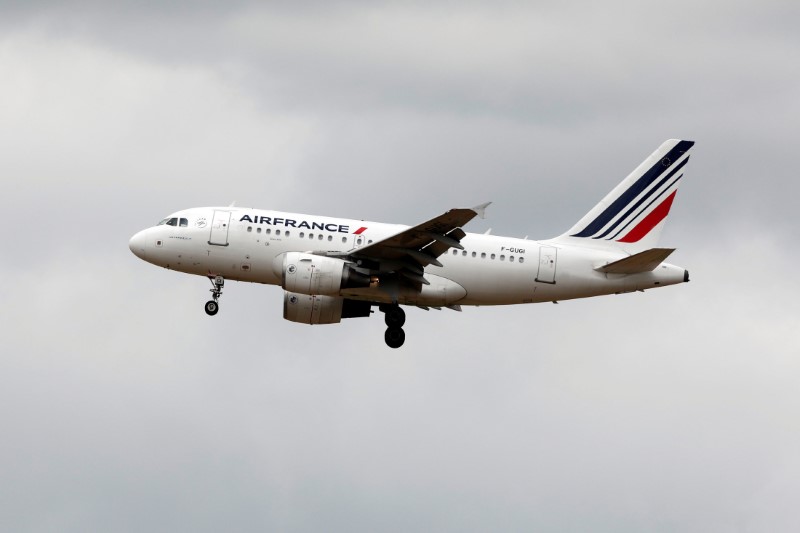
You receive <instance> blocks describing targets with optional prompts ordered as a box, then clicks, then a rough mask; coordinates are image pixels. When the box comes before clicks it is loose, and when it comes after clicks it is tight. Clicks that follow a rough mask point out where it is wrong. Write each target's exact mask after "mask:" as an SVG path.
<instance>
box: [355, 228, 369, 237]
mask: <svg viewBox="0 0 800 533" xmlns="http://www.w3.org/2000/svg"><path fill="white" fill-rule="evenodd" d="M365 231H367V228H363V227H362V228H358V229H357V230H355V231H354V232H353V235H361V234H362V233H364V232H365Z"/></svg>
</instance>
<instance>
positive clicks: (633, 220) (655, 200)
mask: <svg viewBox="0 0 800 533" xmlns="http://www.w3.org/2000/svg"><path fill="white" fill-rule="evenodd" d="M681 178H683V174H681V175H680V176H678V177H677V178H675V179H674V180H673V181H672V183H670V184H669V185H667V186H666V187H664V188H663V189H662V190H661V192H660V193H658V194H657V195H656V197H655V198H653V199H652V200H650V202H649V203H648V204H647V205H646V206H644V207H643V208H642V209H640V210H639V212H638V213H636V214H635V215H634V216H632V217H631V218H630V219H629V220H628V222H627V223H626V224H625V225H624V226H622V227H621V228H619V229H618V230H617V232H616V233H614V235H612V236H611V237H608V238H607V239H606V240H607V241H611V240H614V239H616V238H617V237H618V236H619V234H620V233H622V232H623V231H625V230H626V229H628V226H630V225H631V224H633V223H634V222H636V220H638V219H639V217H641V216H642V214H644V213H646V212H647V210H648V209H650V206H652V205H653V204H654V203H656V202H658V201H659V199H660V198H661V197H662V196H664V195H665V194H666V193H667V192H669V191H671V190H674V189H673V187H675V185H676V184H677V183H678V182H679V181H680V180H681Z"/></svg>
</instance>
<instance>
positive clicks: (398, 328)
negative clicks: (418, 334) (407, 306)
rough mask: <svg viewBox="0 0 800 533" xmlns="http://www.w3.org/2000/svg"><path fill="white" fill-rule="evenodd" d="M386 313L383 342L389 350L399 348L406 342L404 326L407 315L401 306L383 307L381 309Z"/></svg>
mask: <svg viewBox="0 0 800 533" xmlns="http://www.w3.org/2000/svg"><path fill="white" fill-rule="evenodd" d="M379 309H380V310H381V311H383V313H384V315H385V316H384V322H386V333H385V334H384V335H383V340H384V341H386V345H387V346H388V347H389V348H399V347H401V346H402V345H403V343H404V342H405V341H406V332H405V331H403V324H405V323H406V313H405V311H403V309H402V308H401V307H400V306H399V305H396V304H395V305H382V306H380V308H379Z"/></svg>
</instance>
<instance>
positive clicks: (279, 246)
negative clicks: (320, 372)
mask: <svg viewBox="0 0 800 533" xmlns="http://www.w3.org/2000/svg"><path fill="white" fill-rule="evenodd" d="M693 145H694V143H693V142H692V141H682V140H677V139H672V140H668V141H666V142H665V143H664V144H662V145H661V146H660V147H659V148H658V149H657V150H656V151H655V152H653V153H652V154H651V155H650V157H648V158H647V159H646V160H645V161H644V162H643V163H642V164H641V165H639V166H638V167H637V168H636V169H635V170H634V171H633V172H632V173H631V174H630V175H628V177H626V178H625V179H624V180H622V182H621V183H620V184H619V185H617V186H616V187H615V188H614V189H613V190H612V191H611V192H610V193H609V194H608V195H606V197H605V198H603V199H602V200H601V201H600V203H599V204H597V205H596V206H595V207H594V208H593V209H592V210H591V211H589V213H587V214H586V215H585V216H584V217H583V218H582V219H580V220H579V221H578V223H577V224H575V225H574V226H573V227H572V228H570V230H569V231H567V232H566V233H564V234H563V235H560V236H558V237H555V238H552V239H547V240H540V241H535V240H527V239H516V238H512V237H500V236H494V235H488V234H473V233H467V232H466V231H464V229H463V227H464V226H465V225H466V224H467V222H469V221H470V220H472V219H473V218H474V217H475V216H480V217H483V215H484V209H485V208H486V207H487V206H488V205H489V204H488V203H486V204H482V205H479V206H476V207H473V208H471V209H451V210H450V211H447V212H446V213H444V214H442V215H439V216H438V217H435V218H433V219H431V220H428V221H427V222H423V223H422V224H418V225H416V226H410V227H409V226H401V225H397V224H384V223H379V222H365V221H361V220H348V219H340V218H330V217H323V216H312V215H301V214H297V213H282V212H278V211H263V210H259V209H246V208H239V207H233V206H231V207H202V208H192V209H186V210H184V211H178V212H177V213H174V214H172V215H170V216H168V217H167V218H165V219H163V220H162V221H161V222H159V223H158V225H156V226H154V227H151V228H148V229H145V230H143V231H140V232H139V233H137V234H136V235H134V236H133V237H132V238H131V240H130V249H131V251H132V252H133V253H134V254H135V255H136V256H138V257H140V258H141V259H144V260H145V261H147V262H149V263H153V264H154V265H158V266H162V267H164V268H167V269H170V270H177V271H179V272H185V273H187V274H196V275H199V276H206V277H208V279H209V280H210V281H211V285H212V289H211V297H212V298H211V300H209V301H208V302H207V303H206V305H205V311H206V313H207V314H209V315H211V316H213V315H216V314H217V311H218V310H219V298H220V296H221V295H222V288H223V286H224V284H225V280H236V281H249V282H254V283H269V284H272V285H280V286H281V287H282V288H283V289H284V291H285V292H284V297H283V317H284V318H285V319H287V320H291V321H293V322H300V323H303V324H336V323H338V322H340V321H341V320H342V319H343V318H359V317H368V316H370V314H371V313H372V312H373V309H372V308H373V307H377V308H378V310H380V311H381V312H383V313H384V319H385V322H386V326H387V328H386V333H385V335H384V339H385V341H386V344H387V345H388V346H390V347H392V348H399V347H400V346H402V345H403V342H405V332H404V331H403V329H402V328H403V324H404V323H405V312H404V311H403V309H402V307H400V306H401V305H413V306H417V307H421V308H423V309H430V308H434V309H441V308H443V307H446V308H449V309H453V310H455V311H461V307H462V306H464V305H508V304H523V303H537V302H557V301H559V300H568V299H573V298H588V297H590V296H599V295H603V294H619V293H623V292H632V291H643V290H646V289H652V288H657V287H664V286H666V285H674V284H677V283H683V282H687V281H689V272H688V271H687V270H684V269H683V268H680V267H677V266H674V265H671V264H668V263H665V262H664V260H665V259H666V258H667V257H668V256H669V255H670V254H671V253H672V252H673V251H674V249H673V248H657V247H656V246H657V243H658V238H659V235H660V233H661V230H662V228H663V227H664V223H665V221H666V219H667V215H668V214H669V210H670V207H671V206H672V202H673V200H674V199H675V193H676V191H677V189H678V185H679V184H680V181H681V179H682V178H683V171H684V167H685V166H686V162H687V161H688V160H689V151H690V149H691V148H692V146H693Z"/></svg>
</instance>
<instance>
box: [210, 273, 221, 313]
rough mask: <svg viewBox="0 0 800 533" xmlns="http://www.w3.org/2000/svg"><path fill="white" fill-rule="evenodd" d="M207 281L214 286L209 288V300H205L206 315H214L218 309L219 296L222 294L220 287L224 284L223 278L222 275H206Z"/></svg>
mask: <svg viewBox="0 0 800 533" xmlns="http://www.w3.org/2000/svg"><path fill="white" fill-rule="evenodd" d="M208 279H209V281H211V285H212V286H213V287H214V288H213V289H210V290H211V298H212V299H211V300H209V301H207V302H206V314H207V315H208V316H214V315H216V314H217V312H218V311H219V297H220V296H222V287H224V286H225V278H223V277H222V276H216V277H214V278H212V277H211V276H208Z"/></svg>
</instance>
